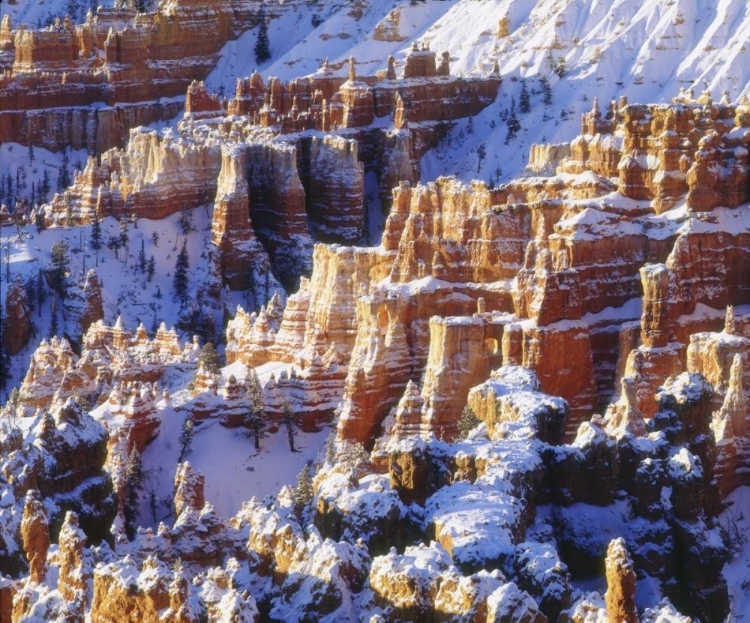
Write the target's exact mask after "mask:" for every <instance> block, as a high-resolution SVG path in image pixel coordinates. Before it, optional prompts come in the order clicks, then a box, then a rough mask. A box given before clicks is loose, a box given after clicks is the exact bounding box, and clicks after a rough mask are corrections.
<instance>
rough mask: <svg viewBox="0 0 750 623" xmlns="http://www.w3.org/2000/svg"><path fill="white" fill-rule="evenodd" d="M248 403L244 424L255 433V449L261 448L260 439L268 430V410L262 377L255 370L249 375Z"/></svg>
mask: <svg viewBox="0 0 750 623" xmlns="http://www.w3.org/2000/svg"><path fill="white" fill-rule="evenodd" d="M247 403H248V405H247V411H246V412H245V418H244V421H243V424H244V426H245V428H247V429H248V430H249V431H250V432H251V434H252V435H253V439H254V441H255V449H256V450H260V440H261V439H262V438H263V437H265V436H266V435H267V434H268V432H267V430H266V421H265V416H266V410H265V408H264V406H263V388H262V387H261V385H260V379H259V378H258V373H257V372H256V371H255V370H253V371H252V372H251V373H250V376H249V377H248V386H247Z"/></svg>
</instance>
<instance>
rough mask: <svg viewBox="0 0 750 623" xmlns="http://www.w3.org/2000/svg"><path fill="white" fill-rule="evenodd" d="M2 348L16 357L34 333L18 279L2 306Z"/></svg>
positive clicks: (25, 297) (23, 288) (23, 291)
mask: <svg viewBox="0 0 750 623" xmlns="http://www.w3.org/2000/svg"><path fill="white" fill-rule="evenodd" d="M2 321H3V347H4V348H5V350H6V352H7V353H8V355H11V356H12V355H16V354H18V352H19V351H20V350H21V349H22V348H23V347H24V346H26V344H27V343H28V341H29V339H31V336H32V334H35V333H36V330H35V329H34V325H33V324H32V322H31V317H30V314H29V301H28V295H27V294H26V288H25V287H24V284H23V281H21V279H20V278H16V279H15V281H14V282H13V283H12V284H11V286H10V287H9V288H8V290H7V294H6V296H5V305H4V306H3V319H2Z"/></svg>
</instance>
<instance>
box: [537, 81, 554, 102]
mask: <svg viewBox="0 0 750 623" xmlns="http://www.w3.org/2000/svg"><path fill="white" fill-rule="evenodd" d="M539 85H540V86H541V88H542V103H543V104H544V105H545V106H552V87H551V86H550V84H549V80H547V76H542V77H541V78H539Z"/></svg>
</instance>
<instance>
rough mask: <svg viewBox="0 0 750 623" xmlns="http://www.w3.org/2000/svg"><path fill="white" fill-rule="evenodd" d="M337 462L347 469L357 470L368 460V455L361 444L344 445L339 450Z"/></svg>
mask: <svg viewBox="0 0 750 623" xmlns="http://www.w3.org/2000/svg"><path fill="white" fill-rule="evenodd" d="M337 460H338V463H339V464H340V465H343V466H344V467H345V468H347V469H357V467H359V466H360V465H361V464H362V463H367V462H368V461H369V460H370V454H369V453H368V452H367V450H365V447H364V446H363V445H362V444H361V443H344V444H342V445H341V447H340V448H339V452H338V456H337Z"/></svg>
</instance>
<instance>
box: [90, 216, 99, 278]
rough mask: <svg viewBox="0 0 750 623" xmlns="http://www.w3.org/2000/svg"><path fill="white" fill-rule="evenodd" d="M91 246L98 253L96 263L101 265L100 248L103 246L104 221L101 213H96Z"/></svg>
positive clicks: (92, 227)
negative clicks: (100, 217)
mask: <svg viewBox="0 0 750 623" xmlns="http://www.w3.org/2000/svg"><path fill="white" fill-rule="evenodd" d="M90 244H91V248H92V249H93V250H94V252H95V254H96V265H97V266H99V249H101V248H102V223H101V221H100V220H99V215H94V222H93V223H92V224H91V243H90Z"/></svg>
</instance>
